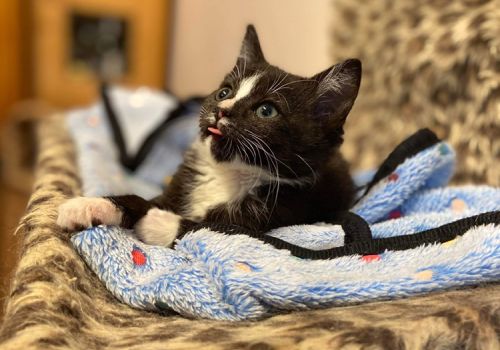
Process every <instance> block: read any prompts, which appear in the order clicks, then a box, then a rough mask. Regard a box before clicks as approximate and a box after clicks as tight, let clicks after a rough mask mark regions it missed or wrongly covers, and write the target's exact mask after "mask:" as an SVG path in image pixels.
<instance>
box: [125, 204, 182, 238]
mask: <svg viewBox="0 0 500 350" xmlns="http://www.w3.org/2000/svg"><path fill="white" fill-rule="evenodd" d="M180 222H181V217H180V216H179V215H177V214H174V213H172V212H170V211H166V210H161V209H158V208H153V209H150V210H149V211H148V213H147V214H146V216H144V217H143V218H142V219H141V220H139V222H138V223H137V224H136V225H135V233H136V235H137V236H138V237H139V238H140V239H141V241H143V242H144V243H146V244H152V245H162V246H167V247H168V246H170V245H171V244H172V243H173V242H174V240H175V237H177V231H178V230H179V225H180Z"/></svg>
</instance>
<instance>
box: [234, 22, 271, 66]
mask: <svg viewBox="0 0 500 350" xmlns="http://www.w3.org/2000/svg"><path fill="white" fill-rule="evenodd" d="M240 60H244V61H246V62H247V63H256V62H260V61H264V60H265V59H264V54H263V53H262V49H261V48H260V43H259V37H258V36H257V32H256V31H255V27H254V26H253V24H249V25H248V26H247V31H246V33H245V38H244V39H243V43H242V44H241V49H240V55H239V56H238V63H239V62H240Z"/></svg>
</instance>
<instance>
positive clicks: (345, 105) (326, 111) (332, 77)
mask: <svg viewBox="0 0 500 350" xmlns="http://www.w3.org/2000/svg"><path fill="white" fill-rule="evenodd" d="M312 79H314V80H316V81H317V82H318V87H317V89H316V94H317V100H316V106H315V109H314V115H315V116H316V117H320V118H325V117H326V118H328V119H333V121H334V122H335V124H336V125H337V126H342V124H343V123H344V122H345V119H346V118H347V114H349V111H350V110H351V108H352V105H353V104H354V101H355V100H356V97H357V96H358V90H359V85H360V83H361V61H360V60H358V59H348V60H346V61H344V62H343V63H339V64H336V65H334V66H332V67H330V68H328V69H327V70H325V71H323V72H321V73H319V74H316V75H315V76H314V77H313V78H312Z"/></svg>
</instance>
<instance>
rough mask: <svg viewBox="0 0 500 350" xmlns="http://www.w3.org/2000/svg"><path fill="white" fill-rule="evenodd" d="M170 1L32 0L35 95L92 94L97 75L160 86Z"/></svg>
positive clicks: (82, 100) (72, 101)
mask: <svg viewBox="0 0 500 350" xmlns="http://www.w3.org/2000/svg"><path fill="white" fill-rule="evenodd" d="M169 3H170V2H169V1H167V0H142V1H136V0H44V1H36V0H35V1H32V4H33V36H32V40H33V87H34V89H33V92H34V95H35V96H36V97H37V98H40V99H43V100H45V101H47V102H50V103H52V104H54V105H56V106H64V107H68V106H74V105H80V104H86V103H89V102H91V101H92V100H94V99H95V98H96V96H97V95H96V94H97V91H98V90H97V89H98V86H99V82H100V80H107V81H112V82H118V83H122V84H126V85H147V86H151V87H155V88H164V87H165V80H166V75H165V72H166V69H165V67H166V65H167V59H166V48H167V47H168V42H167V41H168V40H167V38H168V35H167V34H168V28H169V25H168V20H169V9H170V7H169ZM79 26H80V27H79ZM106 26H108V27H109V28H110V30H108V32H107V33H106V32H104V33H102V30H105V29H106V28H105V27H106ZM103 28H104V29H103ZM85 35H86V36H87V37H85ZM82 36H83V38H82ZM113 36H114V37H113ZM113 41H114V42H115V43H113ZM106 45H108V46H109V47H110V49H109V50H110V51H108V53H106V54H102V52H107V51H106V48H105V46H106ZM103 47H104V48H103ZM92 50H94V51H95V52H94V57H92V54H93V53H92V52H90V51H92ZM99 50H101V51H99ZM113 55H114V56H113ZM113 59H114V60H113ZM106 60H107V61H106ZM103 66H105V69H103V68H102V67H103ZM106 68H107V70H108V73H106V72H105V70H106ZM113 71H114V74H111V73H109V72H113Z"/></svg>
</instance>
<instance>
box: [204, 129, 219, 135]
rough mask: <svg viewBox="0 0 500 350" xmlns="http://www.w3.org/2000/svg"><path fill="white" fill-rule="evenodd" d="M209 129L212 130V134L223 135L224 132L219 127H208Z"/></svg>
mask: <svg viewBox="0 0 500 350" xmlns="http://www.w3.org/2000/svg"><path fill="white" fill-rule="evenodd" d="M207 130H208V131H210V132H211V133H212V134H215V135H219V136H222V132H221V131H220V130H219V129H217V128H207Z"/></svg>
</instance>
